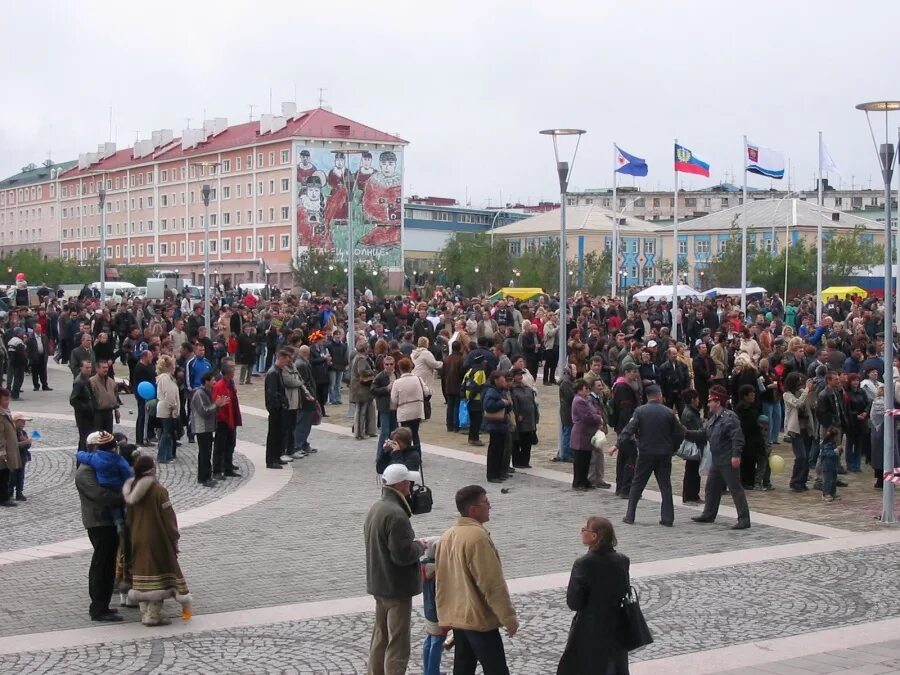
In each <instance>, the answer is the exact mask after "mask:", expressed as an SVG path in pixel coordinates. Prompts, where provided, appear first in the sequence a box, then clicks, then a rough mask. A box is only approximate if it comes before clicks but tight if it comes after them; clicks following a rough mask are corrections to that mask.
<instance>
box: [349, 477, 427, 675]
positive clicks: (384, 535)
mask: <svg viewBox="0 0 900 675" xmlns="http://www.w3.org/2000/svg"><path fill="white" fill-rule="evenodd" d="M382 479H383V480H384V487H383V488H382V490H381V499H379V500H378V501H377V502H375V504H373V505H372V508H371V509H369V514H368V515H367V516H366V522H365V525H364V526H363V532H364V535H365V539H366V591H367V592H368V593H370V594H371V595H373V596H375V626H374V628H373V630H372V643H371V645H370V647H369V668H368V673H369V675H403V673H406V668H407V665H408V663H409V649H410V621H411V618H412V599H413V596H415V595H418V594H419V593H421V592H422V577H421V574H420V573H419V558H420V557H421V555H422V554H423V553H424V552H425V547H424V546H423V545H422V543H421V542H419V541H416V535H415V533H414V532H413V528H412V524H411V523H410V522H409V518H410V516H411V515H412V510H411V509H410V505H409V501H408V499H409V495H410V490H411V489H412V485H413V483H418V482H420V481H421V477H420V476H419V473H418V472H416V471H410V470H409V469H407V468H406V466H404V465H403V464H391V465H390V466H388V467H387V468H386V469H385V470H384V474H383V475H382Z"/></svg>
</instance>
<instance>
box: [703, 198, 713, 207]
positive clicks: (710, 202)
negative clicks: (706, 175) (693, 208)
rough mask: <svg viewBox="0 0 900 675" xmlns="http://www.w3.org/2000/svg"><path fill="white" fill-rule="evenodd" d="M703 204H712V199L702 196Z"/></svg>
mask: <svg viewBox="0 0 900 675" xmlns="http://www.w3.org/2000/svg"><path fill="white" fill-rule="evenodd" d="M703 206H707V207H709V206H712V199H710V198H709V197H704V198H703Z"/></svg>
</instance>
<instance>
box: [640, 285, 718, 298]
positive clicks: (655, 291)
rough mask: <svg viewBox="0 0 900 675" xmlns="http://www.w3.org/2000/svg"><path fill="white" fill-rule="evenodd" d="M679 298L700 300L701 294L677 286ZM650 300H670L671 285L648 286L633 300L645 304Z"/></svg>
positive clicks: (685, 287)
mask: <svg viewBox="0 0 900 675" xmlns="http://www.w3.org/2000/svg"><path fill="white" fill-rule="evenodd" d="M678 297H679V298H701V297H703V294H702V293H700V292H699V291H695V290H694V289H693V288H691V287H690V286H687V285H685V284H678ZM650 298H656V299H657V300H659V301H662V300H671V299H672V285H671V284H669V285H662V286H650V288H645V289H644V290H642V291H640V292H639V293H635V294H634V299H635V300H637V301H638V302H647V300H649V299H650Z"/></svg>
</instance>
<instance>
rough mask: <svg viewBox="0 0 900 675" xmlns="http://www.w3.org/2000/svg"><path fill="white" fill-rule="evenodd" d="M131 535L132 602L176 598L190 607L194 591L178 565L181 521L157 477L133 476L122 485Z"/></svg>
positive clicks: (166, 491) (130, 595)
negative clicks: (190, 590)
mask: <svg viewBox="0 0 900 675" xmlns="http://www.w3.org/2000/svg"><path fill="white" fill-rule="evenodd" d="M122 495H123V496H124V497H125V504H126V518H127V520H128V530H129V532H130V534H131V555H132V587H131V590H130V591H129V592H128V597H129V599H130V600H131V601H132V602H155V601H160V600H165V599H166V598H173V597H174V598H175V600H176V601H177V602H179V603H180V604H181V605H182V606H184V607H189V606H190V603H191V594H190V592H189V591H188V587H187V582H186V581H185V580H184V575H183V574H182V573H181V567H180V566H179V564H178V539H179V537H180V534H179V532H178V521H177V519H176V517H175V511H174V510H173V509H172V502H171V501H170V500H169V492H168V490H166V489H165V488H164V487H163V486H162V485H160V484H159V483H158V482H157V480H156V478H154V477H153V476H143V477H142V478H139V479H138V480H135V479H133V478H129V479H128V480H127V481H125V485H124V486H123V487H122Z"/></svg>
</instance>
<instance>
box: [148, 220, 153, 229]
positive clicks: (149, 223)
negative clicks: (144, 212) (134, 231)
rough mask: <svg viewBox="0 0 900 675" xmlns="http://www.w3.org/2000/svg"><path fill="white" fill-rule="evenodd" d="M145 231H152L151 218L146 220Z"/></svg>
mask: <svg viewBox="0 0 900 675" xmlns="http://www.w3.org/2000/svg"><path fill="white" fill-rule="evenodd" d="M147 232H153V221H152V220H148V221H147Z"/></svg>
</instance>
